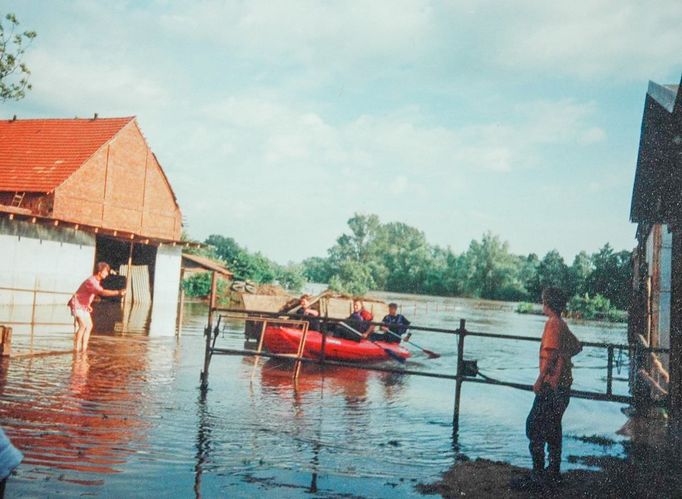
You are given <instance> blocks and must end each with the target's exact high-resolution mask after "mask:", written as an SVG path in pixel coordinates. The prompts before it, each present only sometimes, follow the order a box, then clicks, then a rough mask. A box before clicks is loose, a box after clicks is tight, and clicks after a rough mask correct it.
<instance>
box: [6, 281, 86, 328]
mask: <svg viewBox="0 0 682 499" xmlns="http://www.w3.org/2000/svg"><path fill="white" fill-rule="evenodd" d="M0 291H12V292H19V293H31V294H32V295H33V297H32V300H31V320H30V322H26V321H23V322H22V321H5V320H2V323H3V324H8V325H12V326H72V325H73V321H71V322H36V307H37V306H39V305H38V294H43V295H57V296H71V295H73V292H67V291H48V290H43V289H36V288H34V289H31V288H10V287H3V286H0ZM50 305H52V304H50ZM65 305H66V304H65Z"/></svg>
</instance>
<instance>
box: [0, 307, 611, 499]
mask: <svg viewBox="0 0 682 499" xmlns="http://www.w3.org/2000/svg"><path fill="white" fill-rule="evenodd" d="M398 301H399V302H400V301H402V300H401V299H398ZM456 306H457V309H456V312H457V313H456V314H453V313H452V308H451V309H450V310H449V312H447V313H441V314H439V315H435V316H433V318H432V319H433V320H432V321H431V323H425V322H424V321H423V319H424V318H423V317H416V318H415V319H416V320H415V321H414V322H415V323H421V324H424V325H428V326H435V327H439V326H440V327H454V326H456V321H457V320H458V319H459V317H460V314H466V313H468V312H467V311H469V312H471V320H470V321H469V324H470V328H471V329H473V330H490V331H494V332H500V329H502V330H504V329H505V328H506V329H507V330H508V331H507V332H509V333H510V334H531V333H530V331H535V330H537V329H538V328H541V325H542V321H541V320H538V318H524V317H519V316H516V315H514V314H511V313H510V312H509V311H507V310H496V309H489V308H479V309H468V308H467V305H466V302H464V301H456ZM192 310H195V312H191V311H190V313H188V314H186V316H185V325H186V327H185V328H184V329H183V335H182V336H181V337H180V338H179V339H176V338H173V337H171V338H148V337H145V336H142V335H136V336H112V335H98V336H95V337H93V339H92V343H91V350H90V351H89V352H88V353H87V354H85V355H83V354H81V355H76V356H72V355H61V356H50V357H39V358H34V359H28V358H23V359H15V360H13V361H12V362H11V364H10V365H9V366H7V365H3V366H2V370H0V389H1V390H2V397H1V398H0V419H1V421H2V424H3V426H5V428H6V429H7V430H8V432H9V434H10V436H11V437H12V439H13V440H14V442H15V443H16V444H17V445H18V446H19V447H20V448H21V449H22V450H23V451H24V453H25V455H26V461H25V463H24V465H23V466H22V467H21V468H20V470H19V474H18V475H17V476H16V477H14V479H13V481H12V482H13V483H15V484H16V487H18V488H16V489H15V490H21V492H22V493H27V494H29V495H38V496H41V495H48V494H52V493H60V494H67V495H80V494H83V493H85V494H88V493H95V494H97V493H102V492H103V491H105V490H107V491H115V493H116V495H121V496H127V495H130V496H132V495H139V493H140V491H141V490H149V488H150V487H153V488H154V490H155V491H158V492H159V494H160V495H180V496H187V495H192V494H193V493H194V487H195V486H196V487H198V489H199V490H201V491H203V493H204V494H205V495H207V496H208V495H216V496H221V495H222V496H235V495H236V496H253V495H255V494H257V493H262V491H264V490H265V491H277V492H276V493H277V495H278V496H283V497H286V496H291V497H297V496H300V495H301V493H303V492H304V491H306V490H308V488H309V487H310V481H311V475H314V477H316V478H319V482H318V483H319V486H320V488H319V491H318V494H317V495H318V496H320V497H324V496H330V497H331V496H334V497H336V496H340V495H343V494H347V495H353V494H360V495H369V496H379V497H381V496H384V497H385V496H389V495H395V494H397V495H401V496H409V495H412V494H414V491H413V490H412V488H411V485H409V483H411V482H409V480H411V479H419V480H421V481H427V480H429V479H431V478H435V477H437V476H438V475H439V474H440V473H441V472H442V471H443V470H444V469H446V468H447V467H448V466H449V465H450V464H451V463H452V462H453V460H454V456H455V455H456V454H457V453H458V452H464V453H466V454H470V455H471V456H472V457H477V456H483V457H491V458H494V459H509V460H511V461H512V462H514V463H515V464H522V465H525V464H528V463H527V461H528V457H527V450H526V445H527V443H526V441H525V436H524V434H523V423H524V420H525V415H526V413H527V410H528V407H529V405H530V396H529V395H528V394H525V393H519V392H515V391H512V390H506V389H500V388H491V387H482V386H478V385H476V386H474V385H471V386H470V385H465V387H464V390H463V399H462V400H463V404H462V414H461V420H460V424H461V428H462V431H461V433H460V436H459V439H458V442H456V444H455V443H454V442H453V440H452V436H451V420H452V404H453V401H452V399H453V391H454V384H453V382H452V381H449V380H437V379H431V378H419V377H414V376H406V375H401V374H390V373H378V372H368V371H363V370H359V369H350V368H338V367H329V366H328V367H326V368H320V367H319V366H305V367H304V368H303V370H302V372H301V375H300V377H299V379H298V381H297V382H294V381H293V380H292V370H291V365H290V364H287V363H282V362H281V361H267V362H266V361H265V360H260V361H258V362H256V361H255V360H254V359H253V358H244V359H241V358H238V357H215V358H214V359H213V361H212V364H211V379H210V390H209V392H208V394H207V395H206V397H205V398H202V397H201V396H200V393H199V390H198V389H197V385H198V374H199V370H200V369H201V366H202V364H203V344H204V337H203V325H204V322H205V319H204V317H205V316H204V315H203V313H204V312H203V310H202V309H192ZM491 314H492V316H491ZM240 327H241V326H240V325H239V324H232V323H230V324H229V327H228V328H227V329H226V330H225V332H224V334H223V335H221V337H220V338H219V345H221V346H226V347H231V348H242V347H243V342H244V338H243V332H242V331H243V330H242V329H240ZM539 332H540V331H536V333H537V334H539ZM581 334H582V335H584V337H583V339H586V340H590V339H594V338H591V337H590V336H589V335H593V336H595V337H598V336H601V337H603V336H604V335H605V334H613V331H610V332H608V333H607V332H604V331H601V330H599V331H592V330H591V329H589V328H588V327H586V328H584V329H582V330H581ZM54 336H55V338H56V335H54ZM66 339H68V337H67V338H66ZM602 339H603V338H602ZM51 341H52V340H51ZM60 341H64V338H62V339H61V340H60ZM415 341H418V343H419V344H420V345H422V346H424V347H425V348H429V349H432V350H435V351H437V352H439V353H441V354H442V356H441V357H440V358H439V359H433V360H432V359H428V358H426V357H425V356H424V355H423V354H422V353H420V352H419V351H416V350H415V351H414V355H413V358H412V360H411V361H410V364H409V365H410V368H412V369H417V370H425V371H428V372H444V373H450V374H452V373H453V372H454V366H455V364H456V343H457V342H456V338H455V337H453V336H451V335H438V334H430V333H424V332H419V333H415ZM466 352H467V355H466V356H467V358H475V359H478V360H479V366H480V367H481V370H482V371H483V372H486V373H488V374H490V375H492V376H493V377H500V378H503V379H513V380H515V381H519V382H532V379H531V378H532V377H533V376H534V374H535V369H537V344H536V343H528V342H516V343H505V344H504V346H503V347H499V345H498V343H491V342H490V341H487V342H486V341H483V340H481V339H477V338H467V350H466ZM601 364H605V356H604V355H601V354H600V353H599V352H596V353H595V352H590V353H589V354H588V355H586V356H585V357H584V358H582V359H580V363H579V365H578V366H577V368H576V379H577V383H579V384H580V385H581V386H585V387H589V388H590V389H595V388H596V387H601V386H602V384H603V380H602V379H601V376H600V375H599V374H598V371H597V370H596V369H593V368H595V367H599V366H600V365H601ZM595 407H596V406H593V405H589V404H583V403H582V402H576V403H574V402H573V401H572V402H571V406H569V411H568V413H567V417H566V425H565V429H566V431H567V432H571V431H572V432H574V433H577V434H580V432H583V433H584V432H587V431H590V430H591V429H592V428H594V426H595V423H594V418H591V415H593V414H594V412H595V410H596V409H595ZM599 407H600V409H599V410H600V414H601V415H602V416H603V417H602V416H600V421H599V428H598V431H602V429H605V428H612V429H616V428H618V427H619V425H620V424H622V420H623V418H622V415H620V413H619V411H618V410H617V409H618V408H613V410H611V409H609V410H605V409H604V408H603V407H604V406H599ZM587 421H592V422H591V423H590V424H588V423H587ZM592 433H594V432H593V431H590V434H592ZM566 447H567V454H568V453H572V454H580V453H584V452H586V451H589V450H591V449H590V447H589V446H586V445H585V444H584V443H582V442H580V441H578V440H576V439H573V440H570V441H568V442H567V443H566ZM613 452H614V454H617V453H618V451H617V450H614V451H613ZM402 478H404V479H405V483H406V485H400V484H402V483H403V482H400V479H402ZM387 483H388V484H393V485H386V484H387ZM395 484H398V485H395ZM394 486H395V487H396V488H394ZM55 491H56V492H55ZM396 491H398V492H396Z"/></svg>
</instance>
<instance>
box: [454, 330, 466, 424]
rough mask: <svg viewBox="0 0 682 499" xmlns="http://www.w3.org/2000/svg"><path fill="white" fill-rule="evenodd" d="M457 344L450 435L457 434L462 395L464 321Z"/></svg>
mask: <svg viewBox="0 0 682 499" xmlns="http://www.w3.org/2000/svg"><path fill="white" fill-rule="evenodd" d="M458 331H459V342H458V345H457V379H456V380H455V407H454V413H453V415H452V433H453V435H455V436H457V433H458V432H459V406H460V403H459V400H460V397H461V395H462V370H463V368H462V366H463V364H464V336H466V320H465V319H460V321H459V330H458Z"/></svg>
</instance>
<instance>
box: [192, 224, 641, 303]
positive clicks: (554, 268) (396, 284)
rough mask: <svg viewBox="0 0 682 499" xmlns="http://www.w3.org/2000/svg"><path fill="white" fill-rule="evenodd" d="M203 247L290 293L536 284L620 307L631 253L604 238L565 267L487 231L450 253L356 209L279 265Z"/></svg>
mask: <svg viewBox="0 0 682 499" xmlns="http://www.w3.org/2000/svg"><path fill="white" fill-rule="evenodd" d="M205 244H206V245H208V249H202V250H201V252H202V253H203V254H204V255H205V256H209V257H212V258H215V259H218V260H221V261H223V262H224V263H225V264H226V265H227V267H228V268H229V269H230V270H231V271H232V272H233V273H234V275H235V279H238V280H251V281H253V282H255V283H273V282H276V283H279V284H280V285H282V286H283V287H285V288H288V289H291V290H300V288H301V287H302V286H303V284H305V282H306V281H311V282H319V283H328V284H329V286H330V288H332V289H333V290H335V291H339V292H343V293H348V294H352V295H363V294H365V293H366V292H367V291H369V290H384V291H396V292H402V293H414V294H428V295H438V296H465V297H472V298H483V299H492V300H505V301H529V302H538V301H539V300H540V294H541V292H542V289H543V288H545V287H547V286H557V287H560V288H562V289H563V290H565V291H566V292H567V294H568V295H569V296H578V297H583V298H584V297H586V296H587V297H597V296H599V297H600V299H606V300H608V301H609V303H610V304H611V305H612V306H615V307H617V308H619V309H626V308H627V306H628V301H629V289H630V283H631V278H632V269H631V264H630V257H631V252H630V251H625V250H623V251H615V250H614V249H613V248H612V247H611V246H610V245H609V244H608V243H606V244H605V245H604V246H603V247H602V248H601V249H600V250H599V251H597V252H596V253H593V254H588V253H587V252H585V251H581V252H580V253H578V254H577V255H576V256H575V258H574V259H573V262H572V263H571V264H570V265H568V264H567V263H566V262H565V261H564V258H563V257H562V256H561V254H559V252H558V251H556V250H552V251H549V252H548V253H547V254H545V255H544V256H543V257H542V258H541V257H539V256H538V255H536V254H535V253H531V254H528V255H515V254H512V253H510V251H509V244H508V243H507V242H506V241H502V240H501V239H500V237H499V236H497V235H494V234H492V233H490V232H487V233H485V234H483V236H482V237H481V239H480V240H473V241H471V243H470V244H469V247H468V248H467V250H466V251H464V252H462V253H460V254H457V253H455V252H454V251H453V250H452V249H451V248H449V247H447V248H443V247H441V246H437V245H432V244H429V242H428V241H427V240H426V236H425V235H424V233H423V232H422V231H420V230H419V229H417V228H415V227H411V226H409V225H407V224H404V223H401V222H389V223H382V222H381V220H380V219H379V217H378V216H377V215H361V214H355V215H354V216H353V217H352V218H350V219H349V220H348V231H347V232H346V233H344V234H342V235H341V236H339V237H338V238H337V240H336V243H335V244H334V245H333V246H332V247H331V248H329V250H328V252H327V256H326V257H311V258H307V259H305V260H303V262H302V263H300V264H293V263H291V264H288V265H280V264H278V263H276V262H273V261H272V260H270V259H268V258H267V257H265V256H264V255H262V254H261V253H259V252H255V253H253V252H249V251H248V250H247V249H246V248H244V247H242V246H240V245H239V244H238V243H237V242H236V241H235V240H234V239H232V238H231V237H225V236H220V235H211V236H209V237H208V238H207V239H206V240H205ZM196 279H199V277H197V278H196ZM203 287H205V286H201V288H202V289H203Z"/></svg>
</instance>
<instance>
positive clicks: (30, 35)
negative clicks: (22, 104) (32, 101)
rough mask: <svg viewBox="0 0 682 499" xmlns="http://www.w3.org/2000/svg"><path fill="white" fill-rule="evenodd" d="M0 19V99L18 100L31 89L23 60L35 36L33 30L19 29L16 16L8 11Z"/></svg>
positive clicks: (29, 72) (27, 70) (26, 67)
mask: <svg viewBox="0 0 682 499" xmlns="http://www.w3.org/2000/svg"><path fill="white" fill-rule="evenodd" d="M4 21H5V22H3V20H2V19H0V101H2V102H5V101H7V100H20V99H23V98H24V97H25V96H26V90H31V84H30V83H29V78H30V76H31V71H30V70H29V69H28V66H27V65H26V64H25V63H24V62H23V58H24V54H25V53H26V48H27V47H28V46H29V45H30V44H31V42H32V41H33V39H34V38H35V37H36V36H37V34H36V32H35V31H20V30H19V21H18V20H17V17H16V16H15V15H14V14H12V13H10V14H7V15H6V16H5V19H4Z"/></svg>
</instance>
